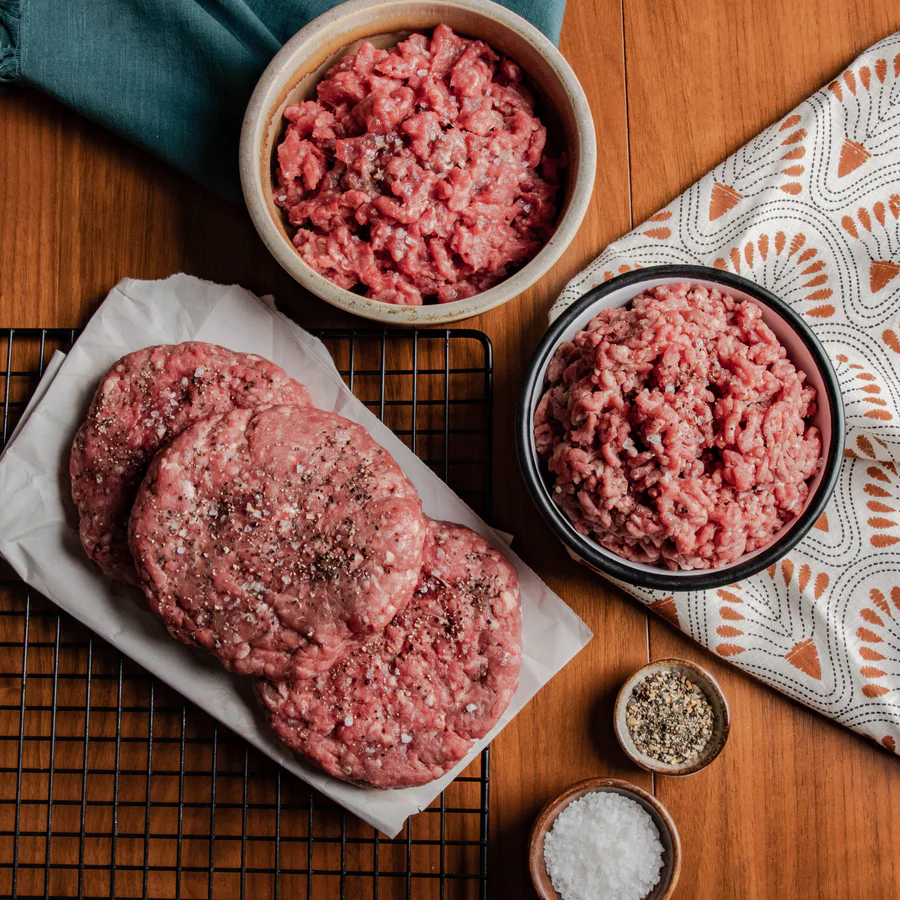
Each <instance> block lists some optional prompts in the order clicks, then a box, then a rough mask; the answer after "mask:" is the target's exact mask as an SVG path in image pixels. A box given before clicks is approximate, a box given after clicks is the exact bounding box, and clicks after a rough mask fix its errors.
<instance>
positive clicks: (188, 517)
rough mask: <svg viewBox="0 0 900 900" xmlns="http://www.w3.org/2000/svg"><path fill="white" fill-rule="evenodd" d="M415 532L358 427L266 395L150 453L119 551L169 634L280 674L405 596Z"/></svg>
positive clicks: (323, 659) (362, 627)
mask: <svg viewBox="0 0 900 900" xmlns="http://www.w3.org/2000/svg"><path fill="white" fill-rule="evenodd" d="M426 532H427V525H426V521H425V518H424V516H423V514H422V508H421V504H420V502H419V497H418V494H417V493H416V490H415V488H414V487H413V485H412V484H411V483H410V482H409V481H408V479H407V478H406V477H405V476H404V475H403V473H402V472H401V471H400V467H399V466H398V465H397V463H396V462H395V461H394V460H393V458H392V457H391V456H390V454H389V453H388V452H387V451H386V450H384V448H382V447H380V446H379V445H378V444H377V443H376V442H375V441H374V440H373V439H372V438H371V437H370V436H369V434H368V432H367V431H366V430H365V429H364V428H363V427H362V426H360V425H356V424H355V423H353V422H350V421H348V420H347V419H344V418H343V417H341V416H338V415H336V414H334V413H330V412H324V411H322V410H318V409H313V408H299V407H294V406H275V407H272V408H270V409H268V410H266V411H264V412H260V413H256V412H254V411H252V410H234V411H232V412H231V413H228V414H227V415H225V416H223V417H217V418H212V419H206V420H204V421H203V422H200V423H198V424H197V425H194V426H193V427H192V428H190V429H188V430H187V431H185V432H183V433H182V434H181V435H180V436H179V437H177V438H176V439H175V440H173V441H172V442H171V443H170V444H169V446H168V447H167V448H165V449H164V450H162V451H161V452H160V453H159V454H157V456H156V458H155V459H154V461H153V463H152V465H151V467H150V469H149V471H148V473H147V476H146V478H145V479H144V483H143V485H142V486H141V489H140V491H139V492H138V496H137V499H136V500H135V504H134V511H133V513H132V517H131V549H132V552H133V554H134V559H135V563H136V564H137V567H138V571H139V573H140V576H141V579H142V581H143V584H144V590H145V593H146V595H147V599H148V600H149V602H150V606H151V608H152V609H153V610H154V611H155V612H157V613H158V614H159V615H160V616H161V617H162V618H163V619H164V620H165V622H166V624H167V626H168V628H169V631H170V633H171V634H172V635H173V637H175V638H177V639H178V640H181V641H183V642H184V643H188V644H199V645H201V646H203V647H205V648H206V649H207V650H209V651H211V652H212V653H213V654H215V655H216V656H217V657H218V658H219V660H220V661H221V662H222V663H223V664H224V665H225V667H226V668H228V669H230V670H232V671H234V672H238V673H239V674H244V675H264V676H265V677H267V678H281V679H288V680H290V679H293V678H299V677H302V676H304V675H306V674H309V673H310V672H314V671H317V670H319V669H321V668H324V667H327V666H328V665H329V664H330V663H331V661H332V659H333V657H334V655H335V654H336V653H337V651H338V650H340V648H341V646H342V645H343V644H344V642H345V641H346V640H347V639H348V638H349V637H350V636H351V635H353V634H360V633H369V632H374V631H377V630H380V629H382V628H384V626H385V625H387V623H388V622H389V621H390V620H391V618H392V617H393V616H394V614H395V613H396V612H397V611H398V610H400V609H401V608H402V607H404V606H405V605H406V604H407V603H408V602H409V600H410V598H411V596H412V592H413V589H414V588H415V586H416V583H417V580H418V577H419V571H420V569H421V566H422V559H423V547H424V542H425V535H426Z"/></svg>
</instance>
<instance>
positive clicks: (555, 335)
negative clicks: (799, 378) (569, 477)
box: [516, 265, 844, 591]
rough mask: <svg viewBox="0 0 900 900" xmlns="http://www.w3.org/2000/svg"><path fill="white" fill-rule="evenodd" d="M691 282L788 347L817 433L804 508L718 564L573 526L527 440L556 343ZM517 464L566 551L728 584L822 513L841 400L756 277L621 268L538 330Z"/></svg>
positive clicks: (681, 579) (685, 583)
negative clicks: (664, 555) (649, 553)
mask: <svg viewBox="0 0 900 900" xmlns="http://www.w3.org/2000/svg"><path fill="white" fill-rule="evenodd" d="M685 281H688V282H691V283H692V284H702V285H705V286H706V287H710V288H713V287H715V288H718V289H719V290H722V291H725V292H727V293H729V294H731V295H732V296H734V297H737V298H740V299H746V300H750V301H752V302H754V303H756V304H757V305H758V306H759V307H760V308H761V309H762V317H763V320H764V321H765V322H766V324H767V325H768V326H769V327H770V328H771V329H772V331H773V332H775V335H776V337H777V338H778V339H779V341H780V342H781V343H782V344H783V345H784V347H785V349H786V350H787V353H788V357H789V358H790V359H791V361H792V362H793V363H794V365H795V366H796V367H797V369H798V370H800V371H801V372H805V373H806V376H807V380H808V382H809V384H811V385H812V386H813V387H814V388H815V389H816V390H817V391H818V402H817V404H816V406H817V410H816V414H815V415H814V416H813V417H812V422H813V424H814V425H816V426H817V427H818V429H819V431H820V432H821V434H822V457H823V460H824V462H823V464H822V466H821V467H820V468H819V471H818V472H817V473H816V475H815V477H814V478H813V479H812V482H811V484H810V491H809V497H808V499H807V502H806V506H805V507H804V509H803V512H802V513H801V514H800V515H799V516H797V517H796V518H795V519H794V520H793V521H792V522H790V523H789V524H788V525H787V527H785V528H782V529H781V531H779V532H778V533H777V534H775V535H774V536H773V538H772V540H771V541H770V542H769V543H768V544H767V545H766V546H764V547H761V548H759V549H758V550H755V551H754V552H752V553H745V554H744V555H743V556H741V557H740V558H739V559H738V560H736V561H735V562H734V563H732V564H730V565H727V566H722V567H720V568H718V569H702V570H679V571H675V572H673V571H669V570H668V569H665V568H662V567H661V566H653V565H648V564H646V563H637V562H631V561H629V560H626V559H623V558H622V557H620V556H618V555H616V554H615V553H613V552H611V551H610V550H607V549H606V548H604V547H601V546H600V544H598V543H597V542H595V541H593V540H591V538H589V537H585V536H584V535H582V534H579V533H578V532H577V531H576V530H575V528H574V527H573V525H572V523H571V521H570V520H569V518H568V516H567V515H566V514H565V513H564V512H563V511H562V510H561V509H560V508H559V507H558V506H557V505H556V504H555V503H554V502H553V500H552V497H551V491H552V481H551V478H550V475H549V473H548V472H547V468H546V466H545V465H544V463H543V462H542V461H541V460H540V459H539V458H538V455H537V450H536V449H535V445H534V428H533V422H534V412H535V410H536V409H537V405H538V403H539V402H540V399H541V397H542V396H543V393H544V373H545V372H546V371H547V365H548V363H549V362H550V359H551V357H552V356H553V354H554V353H555V352H556V349H557V347H558V346H559V345H560V344H561V343H562V342H563V341H567V340H571V339H572V337H573V336H574V335H575V333H576V332H577V331H580V330H582V329H584V328H585V327H586V326H587V324H588V322H590V320H591V319H592V318H593V317H594V316H595V315H597V313H598V312H600V310H601V309H606V308H608V307H615V306H624V305H625V304H626V303H628V302H629V301H630V300H631V299H632V298H633V297H635V296H636V295H637V294H639V293H640V292H641V291H643V290H646V289H648V288H651V287H657V286H659V285H662V284H671V283H673V282H685ZM516 444H517V449H518V454H519V464H520V466H521V468H522V474H523V476H524V478H525V483H526V486H527V487H528V490H529V492H530V494H531V497H532V499H533V500H534V501H535V503H536V504H537V507H538V509H539V510H540V512H541V514H542V515H543V517H544V519H545V520H546V521H547V523H548V524H549V525H550V527H551V528H552V529H553V531H554V533H555V534H556V536H557V537H558V538H559V539H560V540H561V541H562V542H563V543H564V544H565V545H566V548H567V549H568V551H569V553H570V555H571V556H572V557H573V558H574V559H576V560H578V561H579V562H581V563H584V564H585V565H587V566H588V567H589V568H592V569H594V571H596V572H599V573H601V574H603V575H607V576H610V577H612V578H613V579H616V580H618V581H620V582H623V583H625V584H629V585H634V586H637V587H642V588H656V589H660V590H665V591H693V590H709V589H712V588H719V587H724V586H725V585H727V584H733V583H734V582H737V581H740V580H742V579H744V578H749V577H750V576H751V575H755V574H756V573H757V572H761V571H762V570H763V569H766V568H768V567H769V566H771V565H772V564H774V563H776V562H777V561H778V560H780V559H781V558H782V557H783V556H785V555H786V554H787V553H788V552H789V551H790V550H791V549H793V548H794V547H795V546H796V545H797V544H798V543H799V542H800V541H801V540H802V539H803V538H804V537H805V536H806V534H807V533H808V532H809V530H810V529H811V528H812V527H813V525H814V524H815V523H816V521H817V520H818V518H819V517H820V516H821V515H822V512H823V511H824V509H825V505H826V504H827V502H828V499H829V498H830V497H831V493H832V491H833V490H834V486H835V484H836V483H837V478H838V474H839V472H840V468H841V461H842V459H843V453H844V404H843V400H842V398H841V391H840V385H839V384H838V380H837V375H836V374H835V371H834V368H833V366H832V365H831V361H830V360H829V358H828V355H827V354H826V352H825V349H824V348H823V347H822V345H821V343H820V342H819V339H818V338H817V337H816V336H815V335H814V334H813V332H812V329H811V328H810V327H809V325H808V324H807V323H806V321H805V320H804V319H803V317H802V316H801V315H799V314H798V313H796V312H794V310H793V309H791V307H790V306H788V305H787V304H786V303H785V302H784V301H783V300H780V299H779V298H778V297H776V296H775V295H774V294H773V293H771V291H768V290H766V289H765V288H763V287H761V286H760V285H758V284H755V283H754V282H752V281H749V280H748V279H746V278H742V277H741V276H739V275H732V274H731V273H730V272H721V271H719V270H718V269H712V268H707V267H705V266H687V265H672V266H648V267H647V268H644V269H638V270H637V271H634V272H629V273H627V274H625V275H620V276H619V277H617V278H613V279H611V280H610V281H607V282H605V283H604V284H601V285H599V286H597V287H595V288H593V289H592V290H590V291H588V292H587V293H586V294H585V295H584V296H583V297H582V298H581V299H580V300H577V301H576V302H575V303H573V304H572V305H571V306H570V307H569V308H568V309H567V310H565V311H564V312H563V313H562V314H561V315H560V316H559V318H558V319H556V321H555V322H554V323H553V325H552V326H551V327H550V330H549V331H547V333H546V334H545V335H544V337H543V338H542V340H541V342H540V344H538V348H537V350H536V351H535V354H534V356H533V357H532V358H531V362H530V363H529V365H528V368H527V370H526V372H525V380H524V386H523V389H522V394H521V396H520V399H519V408H518V415H517V420H516Z"/></svg>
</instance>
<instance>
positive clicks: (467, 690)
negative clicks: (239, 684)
mask: <svg viewBox="0 0 900 900" xmlns="http://www.w3.org/2000/svg"><path fill="white" fill-rule="evenodd" d="M521 662H522V643H521V611H520V601H519V582H518V576H517V575H516V570H515V569H514V568H513V566H512V564H511V563H510V562H509V561H508V560H507V559H506V558H505V557H504V556H503V555H502V554H501V553H500V552H499V551H498V550H496V549H495V548H494V547H492V546H491V545H490V544H489V543H488V542H487V541H485V540H484V539H483V538H482V537H480V536H479V535H477V534H476V533H475V532H473V531H470V530H469V529H468V528H464V527H463V526H461V525H452V524H450V523H448V522H432V523H431V539H430V540H429V542H428V545H427V548H426V558H425V563H424V565H423V567H422V573H421V577H420V580H419V584H418V588H417V590H416V593H415V594H414V596H413V600H412V601H411V603H410V604H409V606H407V607H406V608H405V609H404V610H402V611H401V612H399V613H397V615H396V616H395V617H394V619H393V620H392V621H391V622H390V624H389V625H388V626H387V628H386V629H385V630H384V631H383V632H382V633H381V634H378V635H374V636H372V637H370V638H366V639H355V640H354V641H353V642H352V643H350V644H349V645H348V646H347V647H346V648H345V650H344V651H343V652H342V654H341V655H340V656H339V658H338V659H337V661H336V662H335V663H334V665H333V666H332V667H331V669H330V670H329V671H327V672H323V673H321V674H319V675H316V676H315V677H313V678H310V679H305V680H303V681H298V682H295V683H294V684H283V683H274V684H273V683H271V682H268V681H262V680H259V681H257V683H256V694H257V698H258V699H259V702H260V705H261V707H262V709H263V712H264V713H265V715H266V718H267V720H268V722H269V724H270V725H271V727H272V729H273V730H274V732H275V735H276V736H277V737H278V739H279V740H281V741H283V742H284V743H285V744H286V745H287V746H288V747H290V748H291V749H292V750H294V751H295V752H296V753H298V754H299V755H300V756H301V757H303V758H304V759H306V760H308V761H309V762H312V763H314V764H315V765H317V766H319V767H321V768H322V769H324V770H325V771H326V772H328V773H329V774H331V775H334V776H335V777H337V778H342V779H344V780H347V781H353V782H357V783H360V784H366V785H371V786H373V787H378V788H396V787H409V786H412V785H417V784H425V783H426V782H428V781H432V780H434V779H435V778H439V777H440V776H441V775H443V774H444V773H445V772H446V771H448V770H449V769H451V768H452V767H453V766H454V765H456V763H458V762H459V761H460V760H461V759H462V758H463V757H464V756H465V755H466V753H467V752H468V750H469V748H470V747H471V745H472V741H473V740H475V739H477V738H480V737H483V736H484V735H485V734H487V732H488V731H490V729H491V728H493V726H494V725H495V724H496V723H497V720H498V719H499V718H500V716H501V715H502V713H503V711H504V710H505V709H506V707H507V706H508V705H509V701H510V700H511V699H512V696H513V694H514V693H515V690H516V687H517V685H518V679H519V669H520V667H521Z"/></svg>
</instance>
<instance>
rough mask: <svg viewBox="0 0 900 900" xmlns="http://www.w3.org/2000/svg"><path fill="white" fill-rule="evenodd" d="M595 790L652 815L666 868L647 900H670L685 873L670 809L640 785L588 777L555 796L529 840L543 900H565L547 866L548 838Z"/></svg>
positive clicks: (534, 880) (536, 883)
mask: <svg viewBox="0 0 900 900" xmlns="http://www.w3.org/2000/svg"><path fill="white" fill-rule="evenodd" d="M592 791H608V792H611V793H613V794H622V795H623V796H625V797H628V798H630V799H631V800H634V801H636V802H637V803H640V804H641V806H643V807H644V809H645V810H647V812H648V813H650V816H651V818H652V819H653V822H654V824H655V825H656V827H657V828H658V829H659V839H660V842H661V843H662V845H663V868H662V872H661V873H660V878H659V882H658V883H657V885H656V887H655V888H653V890H652V891H650V893H649V894H647V896H646V897H644V898H643V900H668V898H669V897H671V896H672V894H673V893H674V891H675V885H676V884H678V876H679V875H680V874H681V838H680V837H679V836H678V829H677V828H676V827H675V823H674V822H673V821H672V817H671V816H670V815H669V813H668V811H667V810H666V808H665V807H664V806H663V805H662V803H660V802H659V800H657V799H656V797H654V796H653V795H652V794H648V793H647V792H646V791H645V790H642V789H641V788H639V787H638V786H637V785H636V784H629V783H628V782H627V781H620V780H619V779H618V778H588V780H587V781H580V782H579V783H578V784H573V785H572V786H571V787H568V788H566V789H565V790H564V791H563V792H562V793H561V794H560V795H559V796H558V797H554V798H553V799H552V800H551V801H550V802H549V803H547V805H546V806H545V807H544V808H543V809H542V810H541V811H540V813H538V817H537V819H535V822H534V826H533V827H532V829H531V838H530V840H529V852H528V857H529V860H528V864H529V869H530V870H531V881H532V884H534V889H535V890H536V891H537V893H538V896H539V897H540V898H541V900H561V897H560V895H559V894H558V893H557V891H556V889H555V888H554V887H553V882H552V881H551V880H550V875H549V873H548V872H547V866H546V865H545V864H544V838H545V837H546V836H547V833H548V832H549V831H550V829H551V828H552V827H553V823H554V822H555V821H556V817H557V816H558V815H559V814H560V813H561V812H562V811H563V810H564V809H565V808H566V807H567V806H568V805H569V804H570V803H573V802H574V801H575V800H578V799H580V798H581V797H583V796H584V795H585V794H589V793H591V792H592Z"/></svg>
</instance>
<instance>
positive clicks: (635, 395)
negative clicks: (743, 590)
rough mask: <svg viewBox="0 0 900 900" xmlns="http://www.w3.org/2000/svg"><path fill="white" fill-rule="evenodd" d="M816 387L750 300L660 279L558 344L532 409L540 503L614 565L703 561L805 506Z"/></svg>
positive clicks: (744, 545)
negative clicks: (553, 506) (544, 498)
mask: <svg viewBox="0 0 900 900" xmlns="http://www.w3.org/2000/svg"><path fill="white" fill-rule="evenodd" d="M815 412H816V390H815V389H814V388H813V387H811V386H810V385H809V384H807V381H806V376H805V374H804V373H803V372H798V371H797V369H796V368H795V366H794V365H793V363H792V362H791V361H790V360H789V359H788V358H787V352H786V350H785V348H784V347H783V346H782V345H781V343H780V342H779V341H778V339H777V338H776V336H775V334H774V333H773V332H772V330H771V329H770V328H769V327H768V326H767V325H766V324H765V322H764V321H763V318H762V312H761V310H760V307H759V306H758V305H757V304H755V303H753V302H752V301H749V300H741V299H736V298H734V297H732V296H730V295H729V294H727V293H722V292H720V291H718V290H716V289H709V288H706V287H702V286H699V285H690V284H667V285H662V286H659V287H654V288H650V289H648V290H645V291H644V292H642V293H640V294H639V295H638V296H637V297H635V298H634V299H633V300H632V301H631V302H630V303H628V304H627V305H626V306H623V307H616V308H610V309H604V310H602V311H601V312H600V313H598V315H596V316H595V317H594V318H593V319H592V320H591V321H590V322H589V323H588V325H587V327H586V328H585V329H584V330H583V331H579V332H577V333H576V335H575V337H574V340H572V341H567V342H564V343H563V344H561V345H560V347H559V348H558V349H557V351H556V353H555V354H554V356H553V357H552V360H551V362H550V364H549V367H548V369H547V372H546V381H545V393H544V394H543V397H542V398H541V400H540V403H539V404H538V407H537V409H536V411H535V414H534V422H533V426H534V439H535V446H536V449H537V453H538V455H539V456H540V458H541V459H542V460H543V461H544V463H545V464H546V466H547V468H548V470H549V472H550V477H551V491H552V496H553V499H554V501H555V502H556V503H557V504H558V505H559V506H560V507H561V508H562V509H563V510H564V511H565V513H566V514H567V516H568V517H569V519H570V520H571V521H572V523H573V525H574V527H575V528H576V529H577V530H578V531H579V532H580V533H581V534H582V535H585V536H586V537H589V538H592V539H593V540H594V541H596V542H597V543H599V544H600V545H601V546H603V547H605V548H606V549H607V550H610V551H612V552H613V553H616V554H618V555H619V556H621V557H622V558H624V559H626V560H630V561H633V562H640V563H649V564H651V565H654V564H655V565H658V566H660V567H665V568H668V569H671V570H677V569H715V568H719V567H722V566H727V565H730V564H732V563H734V562H735V561H736V560H738V559H739V558H740V557H741V556H742V555H744V554H745V553H750V552H752V551H754V550H757V549H759V548H761V547H764V546H765V545H767V544H768V543H770V542H771V540H772V539H773V537H774V536H775V535H776V534H777V533H778V532H779V531H780V530H781V529H782V528H784V527H785V526H786V525H788V524H789V523H790V522H792V521H793V520H794V519H795V518H796V517H797V516H799V515H800V513H801V512H802V511H803V509H804V506H805V504H806V501H807V498H808V496H809V484H808V482H809V480H810V479H811V478H812V477H813V476H814V475H815V474H816V472H817V471H818V469H819V467H820V466H821V465H822V460H821V456H822V439H821V436H820V434H819V431H818V429H817V428H816V427H815V426H813V425H812V424H811V421H810V420H811V417H812V416H813V415H814V414H815Z"/></svg>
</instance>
